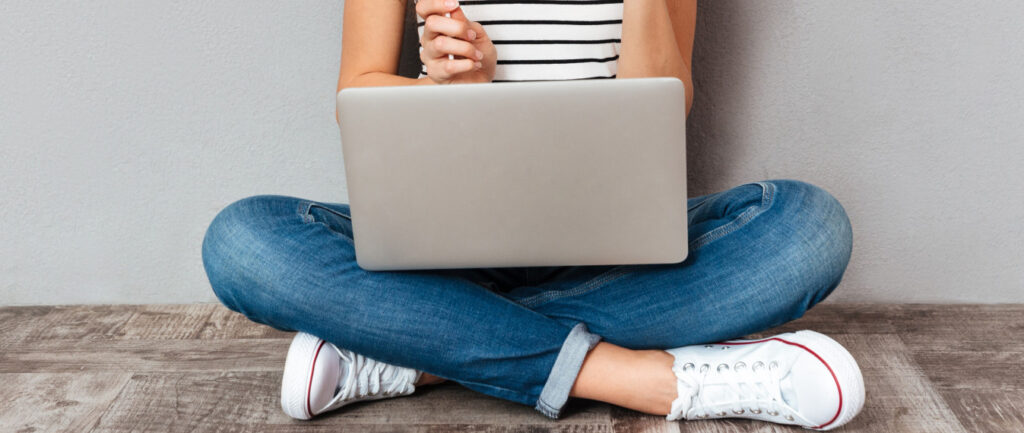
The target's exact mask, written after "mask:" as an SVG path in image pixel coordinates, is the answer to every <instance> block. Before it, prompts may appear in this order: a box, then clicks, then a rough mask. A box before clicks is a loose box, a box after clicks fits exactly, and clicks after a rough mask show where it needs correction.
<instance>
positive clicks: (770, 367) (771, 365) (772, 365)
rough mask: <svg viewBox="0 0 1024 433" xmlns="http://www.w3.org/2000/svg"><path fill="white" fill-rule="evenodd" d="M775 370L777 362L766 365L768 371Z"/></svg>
mask: <svg viewBox="0 0 1024 433" xmlns="http://www.w3.org/2000/svg"><path fill="white" fill-rule="evenodd" d="M776 368H779V363H778V362H775V361H772V362H771V363H770V364H768V369H769V370H774V369H776Z"/></svg>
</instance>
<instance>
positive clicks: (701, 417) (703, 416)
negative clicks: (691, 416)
mask: <svg viewBox="0 0 1024 433" xmlns="http://www.w3.org/2000/svg"><path fill="white" fill-rule="evenodd" d="M707 417H708V414H706V413H702V414H700V415H697V418H700V419H704V418H707Z"/></svg>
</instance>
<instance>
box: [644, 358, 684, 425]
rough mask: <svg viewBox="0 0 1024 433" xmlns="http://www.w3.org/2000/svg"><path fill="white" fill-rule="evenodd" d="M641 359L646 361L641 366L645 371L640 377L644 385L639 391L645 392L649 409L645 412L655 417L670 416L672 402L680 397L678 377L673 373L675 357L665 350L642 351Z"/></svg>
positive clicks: (646, 404)
mask: <svg viewBox="0 0 1024 433" xmlns="http://www.w3.org/2000/svg"><path fill="white" fill-rule="evenodd" d="M640 352H641V353H640V354H639V356H640V357H642V358H643V359H644V361H642V363H641V364H639V365H641V366H642V367H641V368H643V369H644V370H645V371H644V373H643V374H642V375H641V376H639V379H640V380H642V381H643V382H642V385H641V386H640V387H638V389H640V390H643V393H644V397H645V400H646V403H645V406H646V407H647V408H648V409H647V410H644V412H647V413H650V414H655V415H668V413H669V412H670V411H671V409H672V402H674V401H675V400H676V397H678V394H679V391H678V389H677V388H676V376H675V373H673V372H672V363H673V362H675V357H673V356H672V355H671V354H670V353H668V352H666V351H664V350H644V351H640Z"/></svg>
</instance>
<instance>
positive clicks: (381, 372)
mask: <svg viewBox="0 0 1024 433" xmlns="http://www.w3.org/2000/svg"><path fill="white" fill-rule="evenodd" d="M419 378H420V372H419V371H416V370H413V369H411V368H404V367H398V366H395V365H390V364H385V363H383V362H379V361H375V360H373V359H370V358H367V357H365V356H363V355H360V354H358V353H355V352H352V351H350V350H345V349H341V348H338V347H337V346H335V345H333V344H331V343H328V342H326V341H324V340H322V339H319V338H317V337H314V336H312V335H309V334H306V333H302V332H300V333H298V334H297V335H296V336H295V339H293V340H292V345H291V347H290V348H289V349H288V359H287V360H286V361H285V364H284V378H283V379H282V380H281V408H282V409H284V412H285V413H286V414H288V416H290V417H292V418H296V419H310V418H312V417H313V416H314V415H318V414H321V413H324V412H328V411H332V410H335V409H338V408H340V407H342V406H345V405H347V404H349V403H355V402H357V401H364V400H378V399H382V398H389V397H398V396H403V395H409V394H412V393H413V391H415V390H416V387H415V386H414V384H415V383H416V381H417V380H419Z"/></svg>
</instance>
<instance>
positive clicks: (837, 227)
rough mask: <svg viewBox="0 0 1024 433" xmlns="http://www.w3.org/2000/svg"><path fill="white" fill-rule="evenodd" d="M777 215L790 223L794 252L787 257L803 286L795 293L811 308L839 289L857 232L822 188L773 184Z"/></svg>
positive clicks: (794, 183)
mask: <svg viewBox="0 0 1024 433" xmlns="http://www.w3.org/2000/svg"><path fill="white" fill-rule="evenodd" d="M770 182H771V183H772V184H774V185H775V189H776V194H777V197H776V200H777V203H778V204H779V206H778V207H777V211H778V212H780V213H781V215H780V217H781V218H783V219H785V220H786V221H788V224H787V225H786V227H788V229H789V230H790V231H791V233H788V234H787V235H788V236H787V238H788V239H790V240H791V242H792V248H786V249H784V250H783V251H784V257H782V259H783V260H785V261H786V262H787V263H789V267H790V268H791V270H792V271H793V272H795V273H796V275H794V277H795V281H798V282H799V283H798V284H796V285H795V287H793V288H792V289H794V290H796V291H797V293H795V295H796V296H798V297H801V298H803V299H804V300H805V301H806V306H807V307H810V306H812V305H814V304H816V303H818V302H820V301H821V300H823V299H825V297H827V296H828V295H829V294H831V293H832V291H833V290H834V289H835V288H836V286H838V285H839V282H840V280H841V279H842V277H843V274H844V273H845V271H846V267H847V265H848V264H849V262H850V255H851V253H852V251H853V229H852V226H851V225H850V219H849V216H848V215H847V214H846V210H845V209H844V208H843V206H842V204H840V202H839V200H837V199H836V198H835V197H834V196H832V194H830V193H829V192H828V191H825V190H824V189H822V188H821V187H818V186H815V185H812V184H809V183H807V182H802V181H797V180H773V181H770Z"/></svg>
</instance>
